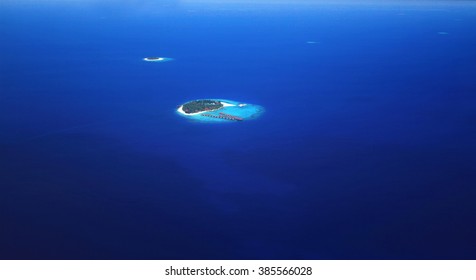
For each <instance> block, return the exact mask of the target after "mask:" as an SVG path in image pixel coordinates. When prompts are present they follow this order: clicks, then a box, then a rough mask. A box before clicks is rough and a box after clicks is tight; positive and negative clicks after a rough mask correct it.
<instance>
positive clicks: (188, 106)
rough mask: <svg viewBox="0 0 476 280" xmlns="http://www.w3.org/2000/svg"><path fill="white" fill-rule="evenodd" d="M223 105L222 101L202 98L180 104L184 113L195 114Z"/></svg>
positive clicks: (216, 108) (213, 109)
mask: <svg viewBox="0 0 476 280" xmlns="http://www.w3.org/2000/svg"><path fill="white" fill-rule="evenodd" d="M222 107H223V103H222V102H220V101H217V100H211V99H202V100H194V101H190V102H188V103H185V104H184V105H182V110H183V112H184V113H185V114H196V113H205V112H210V111H215V110H218V109H220V108H222Z"/></svg>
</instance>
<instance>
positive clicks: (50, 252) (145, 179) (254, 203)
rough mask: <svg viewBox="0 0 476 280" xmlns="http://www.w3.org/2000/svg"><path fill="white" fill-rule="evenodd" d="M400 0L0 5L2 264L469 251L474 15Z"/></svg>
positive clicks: (474, 155)
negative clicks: (236, 119) (160, 59)
mask: <svg viewBox="0 0 476 280" xmlns="http://www.w3.org/2000/svg"><path fill="white" fill-rule="evenodd" d="M311 2H312V1H311ZM380 2H382V1H380ZM453 2H454V1H453ZM412 3H413V4H408V2H406V4H396V5H382V4H370V5H369V4H367V5H360V4H354V5H299V4H279V5H264V4H263V5H256V4H250V5H223V4H195V5H191V4H190V3H187V2H175V1H165V2H160V3H155V4H153V3H151V2H149V1H140V3H139V4H132V3H131V2H129V1H124V2H123V3H121V2H116V3H114V4H113V3H107V4H101V5H98V4H92V3H91V2H88V1H86V2H85V1H82V2H79V3H77V2H73V3H69V4H64V3H63V4H59V2H55V1H53V2H48V3H47V4H45V3H41V4H39V3H38V2H34V1H17V2H14V1H6V2H3V3H2V4H0V35H1V36H0V37H1V43H0V67H1V68H0V258H1V259H474V258H476V219H475V217H476V146H475V145H476V144H475V142H476V141H475V139H476V110H475V107H476V78H475V77H476V6H475V5H473V4H471V3H470V2H457V3H453V4H444V3H443V4H442V3H441V2H437V3H433V2H426V3H425V4H423V5H420V4H415V2H412ZM308 41H314V42H315V43H312V44H311V43H308ZM146 56H165V57H173V58H175V60H174V61H172V62H167V63H147V62H143V61H142V58H143V57H146ZM198 98H222V99H230V100H236V101H240V102H246V103H253V104H258V105H261V106H263V107H265V108H266V112H265V113H264V114H263V115H262V116H261V117H260V118H259V119H257V120H253V121H249V122H241V123H229V124H219V125H217V124H203V123H194V122H190V121H189V120H186V119H184V118H181V117H180V116H178V115H176V114H175V112H174V110H175V108H176V106H177V105H179V104H182V103H184V102H186V101H189V100H191V99H198Z"/></svg>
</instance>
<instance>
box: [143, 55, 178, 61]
mask: <svg viewBox="0 0 476 280" xmlns="http://www.w3.org/2000/svg"><path fill="white" fill-rule="evenodd" d="M171 60H173V58H170V57H158V56H149V57H146V58H144V61H149V62H166V61H171Z"/></svg>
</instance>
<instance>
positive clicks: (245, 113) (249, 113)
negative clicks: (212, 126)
mask: <svg viewBox="0 0 476 280" xmlns="http://www.w3.org/2000/svg"><path fill="white" fill-rule="evenodd" d="M213 100H217V101H220V102H226V103H229V104H233V105H236V106H228V107H223V108H221V109H219V110H216V111H211V112H207V113H206V114H198V115H190V116H187V115H184V114H180V113H178V112H177V114H178V115H180V116H183V117H186V118H188V119H191V120H194V121H199V122H213V123H216V122H234V120H230V119H229V118H223V117H222V116H223V114H227V115H231V116H235V117H238V118H241V119H242V120H243V121H245V120H252V119H256V118H258V117H259V116H260V115H261V114H262V113H263V112H264V108H263V107H262V106H259V105H254V104H248V103H244V102H237V101H232V100H227V99H213Z"/></svg>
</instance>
